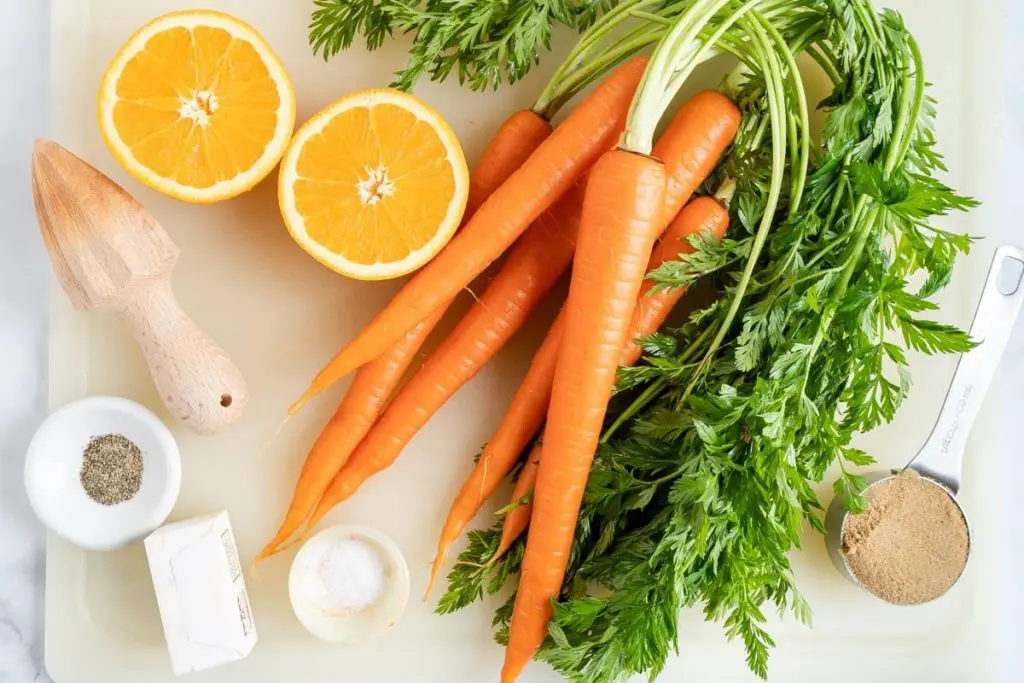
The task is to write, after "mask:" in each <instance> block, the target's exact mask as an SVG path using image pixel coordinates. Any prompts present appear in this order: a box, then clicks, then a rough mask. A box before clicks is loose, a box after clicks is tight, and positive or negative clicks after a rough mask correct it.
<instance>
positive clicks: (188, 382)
mask: <svg viewBox="0 0 1024 683" xmlns="http://www.w3.org/2000/svg"><path fill="white" fill-rule="evenodd" d="M126 294H127V292H126ZM123 299H124V302H123V304H122V305H120V306H119V307H118V308H117V309H116V312H117V314H118V316H119V317H120V318H121V319H122V320H124V321H125V322H126V323H128V324H129V325H130V326H131V327H132V330H133V331H134V333H135V339H136V340H137V341H138V342H139V346H141V347H142V352H143V354H145V356H146V362H147V363H149V370H150V373H151V374H152V375H153V381H154V382H155V383H156V388H157V390H158V391H159V392H160V398H161V400H163V402H164V404H165V405H166V406H167V409H168V410H170V411H171V413H172V414H173V415H174V416H175V417H177V418H178V419H180V420H181V421H182V422H184V423H185V425H186V426H187V427H188V428H189V429H191V430H192V431H194V432H196V433H198V434H216V433H218V432H221V431H223V430H224V429H226V428H227V427H229V426H231V425H232V424H233V423H234V422H235V421H236V420H238V418H239V417H241V415H242V412H243V410H244V408H245V404H246V403H247V402H248V400H249V393H248V390H247V389H246V387H245V380H244V379H243V378H242V374H241V373H240V372H239V371H238V368H236V367H235V365H234V363H232V362H231V359H230V358H228V356H227V354H226V353H224V351H223V350H222V349H221V348H220V347H219V346H217V344H215V343H214V342H213V340H212V339H210V338H209V337H208V336H206V334H205V333H203V332H202V331H201V330H200V329H199V328H198V327H196V324H195V323H194V322H192V320H191V319H190V318H189V317H188V315H186V314H185V312H184V311H183V310H181V306H179V305H178V301H177V299H176V298H175V296H174V292H172V291H171V287H170V284H169V283H168V282H167V281H166V280H154V281H152V282H150V283H147V284H146V285H144V286H142V287H139V288H137V289H135V290H134V291H132V292H131V296H125V297H124V298H123Z"/></svg>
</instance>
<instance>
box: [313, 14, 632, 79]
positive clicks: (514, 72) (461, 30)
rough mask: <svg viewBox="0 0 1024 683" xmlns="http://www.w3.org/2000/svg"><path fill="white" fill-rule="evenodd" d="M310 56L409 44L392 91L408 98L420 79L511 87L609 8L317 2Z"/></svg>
mask: <svg viewBox="0 0 1024 683" xmlns="http://www.w3.org/2000/svg"><path fill="white" fill-rule="evenodd" d="M315 3H316V10H315V11H314V12H313V19H312V22H311V24H310V35H309V40H310V44H311V45H312V47H313V51H314V52H315V53H317V54H321V55H323V57H324V58H325V59H328V58H330V57H333V56H334V55H336V54H338V53H339V52H341V51H342V50H345V49H348V48H349V47H350V46H351V45H352V43H353V41H354V40H355V38H356V36H357V35H360V34H361V35H363V36H364V38H365V40H366V47H367V48H368V49H370V50H376V49H377V48H379V47H380V46H381V44H382V43H383V41H384V39H385V38H386V37H390V36H393V35H395V34H408V35H410V36H411V37H412V41H413V42H412V47H411V48H410V51H409V61H408V62H407V63H406V65H405V66H404V67H403V68H402V70H401V71H399V72H398V73H396V74H395V76H396V79H395V82H394V84H393V85H394V87H396V88H400V89H402V90H410V89H412V87H413V86H414V85H415V84H416V81H417V80H418V79H419V78H420V77H421V76H424V75H425V76H428V77H429V78H430V79H431V80H435V81H443V80H445V79H446V78H448V76H449V75H451V74H452V73H453V72H454V73H455V74H456V76H457V77H458V79H459V82H460V83H465V84H468V85H469V87H470V88H472V89H473V90H486V89H488V88H497V87H498V86H499V85H501V84H502V83H515V82H516V81H517V80H519V79H520V78H522V77H523V76H525V75H526V74H527V72H529V70H530V69H531V68H532V67H533V65H534V64H536V63H537V61H538V60H539V59H540V55H541V53H542V52H543V51H546V50H547V49H549V47H550V42H551V31H552V28H553V27H554V25H556V24H561V25H565V26H569V27H572V28H576V29H584V28H586V27H587V26H589V25H590V24H591V23H592V22H593V21H594V19H595V18H596V17H597V16H598V15H599V14H600V13H601V12H602V11H604V10H606V9H607V8H608V7H609V6H611V5H614V4H615V2H614V1H613V0H426V1H425V2H424V1H422V0H315Z"/></svg>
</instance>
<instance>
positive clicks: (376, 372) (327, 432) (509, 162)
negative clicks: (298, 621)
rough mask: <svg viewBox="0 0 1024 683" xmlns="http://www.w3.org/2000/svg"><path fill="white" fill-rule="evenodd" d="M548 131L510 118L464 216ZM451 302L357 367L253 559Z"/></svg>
mask: <svg viewBox="0 0 1024 683" xmlns="http://www.w3.org/2000/svg"><path fill="white" fill-rule="evenodd" d="M550 134H551V124H550V123H549V122H548V121H547V120H546V119H545V118H543V117H542V116H540V115H538V114H535V113H534V112H533V111H532V110H529V109H527V110H523V111H519V112H516V113H515V114H513V115H512V116H510V117H509V118H508V119H507V120H506V121H505V122H504V123H503V124H502V125H501V126H500V127H499V128H498V130H497V132H496V133H495V134H494V137H492V138H491V141H490V142H489V143H488V145H487V147H485V148H484V151H483V154H482V155H481V156H480V162H479V163H478V164H477V165H476V168H475V169H474V170H473V173H472V174H470V178H469V200H468V202H467V204H466V216H467V217H468V216H472V215H473V214H474V213H475V212H476V210H477V209H478V208H479V207H480V205H481V204H482V203H483V202H484V201H485V200H486V199H487V197H489V196H490V195H491V194H492V193H493V192H494V191H495V190H496V189H497V188H498V187H500V186H501V184H502V183H503V182H505V181H506V180H507V179H508V177H509V176H510V175H512V173H513V172H515V170H516V169H517V168H519V167H520V166H522V165H523V162H525V161H526V159H527V158H528V157H529V156H530V154H532V153H533V151H534V150H535V149H536V148H537V147H539V146H540V144H541V142H543V141H544V139H545V138H547V136H548V135H550ZM450 305H451V300H449V301H448V302H447V303H446V304H445V305H444V306H442V307H440V308H439V309H438V310H436V311H435V312H433V313H431V314H430V315H429V316H428V317H427V318H425V319H424V320H422V321H421V322H420V323H419V324H417V325H416V326H415V327H414V328H412V329H411V330H410V331H409V332H407V333H406V334H405V336H404V337H403V338H402V339H400V340H399V342H398V343H397V344H395V345H394V346H392V347H391V348H390V349H388V350H386V351H385V352H384V353H382V354H381V355H380V356H378V357H377V358H375V359H374V360H372V361H370V362H369V363H367V364H366V365H364V366H362V367H361V368H360V369H359V371H358V372H357V373H356V376H355V378H354V379H353V380H352V385H351V386H350V387H349V388H348V391H347V393H346V394H345V398H344V400H342V402H341V404H340V405H339V406H338V409H337V411H335V413H334V415H333V416H332V417H331V419H330V421H328V423H327V426H326V427H324V430H323V432H322V433H321V434H320V436H319V438H317V440H316V442H315V443H314V444H313V447H312V448H311V449H310V451H309V455H307V456H306V462H305V464H303V466H302V471H301V472H300V474H299V481H298V483H297V484H296V485H295V493H294V494H293V495H292V501H291V503H290V504H289V506H288V511H287V512H286V513H285V518H284V521H283V522H282V523H281V527H280V528H279V529H278V531H277V534H276V535H275V536H274V538H273V539H272V540H271V541H270V543H268V544H267V545H266V547H264V548H263V550H262V551H260V554H259V555H257V557H256V561H257V562H259V561H260V560H263V559H266V558H267V557H270V556H271V555H273V554H274V553H276V552H278V551H279V550H281V547H282V545H283V544H284V543H285V542H286V541H287V540H288V539H289V538H291V536H292V535H293V534H294V533H295V532H296V531H298V530H299V528H300V527H301V526H302V524H303V523H304V522H305V521H306V520H307V519H308V518H309V515H310V514H311V513H312V512H313V510H314V509H315V508H316V505H317V504H318V503H319V502H320V498H321V496H323V494H324V492H325V491H326V490H327V487H328V486H329V485H330V483H331V480H332V479H333V478H334V476H335V475H336V474H337V473H338V471H339V470H340V469H341V467H342V466H343V465H344V464H345V462H346V461H347V460H348V458H349V456H350V455H351V454H352V451H353V450H354V449H355V448H356V446H357V445H358V444H359V442H360V441H361V440H362V439H363V437H364V436H366V434H367V432H369V431H370V428H371V427H372V426H373V423H374V422H376V421H377V418H378V417H379V416H380V413H381V411H382V410H383V409H384V406H385V404H386V403H387V401H388V399H389V398H390V397H391V393H392V392H393V391H394V389H395V387H396V386H397V385H398V383H399V382H400V381H401V379H402V376H403V375H404V374H405V372H406V370H407V369H408V368H409V366H410V365H411V364H412V361H413V359H415V357H416V354H417V353H419V350H420V348H421V347H422V346H423V343H424V342H425V341H426V339H427V337H428V336H429V335H430V333H431V332H432V331H433V329H434V328H435V327H436V326H437V324H438V322H440V320H441V318H442V317H443V316H444V313H445V311H446V310H447V309H448V307H449V306H450Z"/></svg>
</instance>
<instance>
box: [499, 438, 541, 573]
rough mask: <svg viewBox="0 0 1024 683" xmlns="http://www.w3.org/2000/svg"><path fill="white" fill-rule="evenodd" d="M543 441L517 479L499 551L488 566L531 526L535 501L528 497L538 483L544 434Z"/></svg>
mask: <svg viewBox="0 0 1024 683" xmlns="http://www.w3.org/2000/svg"><path fill="white" fill-rule="evenodd" d="M540 438H541V440H540V441H538V442H537V444H536V445H535V446H534V447H533V448H532V449H530V454H529V455H528V456H526V464H524V465H523V469H522V471H521V472H520V473H519V476H518V477H517V478H516V485H515V487H514V488H513V489H512V501H511V503H510V505H514V506H515V507H513V508H512V509H511V510H509V511H508V512H507V513H505V520H504V521H503V522H502V525H501V540H500V541H499V542H498V549H497V550H495V551H494V555H492V556H491V559H490V560H488V561H487V563H488V564H493V563H494V562H496V561H497V560H498V558H500V557H501V556H502V555H504V554H505V551H506V550H508V549H509V548H511V547H512V544H513V543H514V542H515V540H516V539H517V538H519V536H520V534H522V533H523V532H524V531H526V527H528V526H530V516H531V515H532V514H533V501H532V500H528V499H527V496H532V495H533V487H534V485H535V484H536V483H537V472H538V471H539V470H540V456H541V452H542V451H543V450H544V449H543V448H542V442H543V440H544V436H543V434H542V435H541V437H540Z"/></svg>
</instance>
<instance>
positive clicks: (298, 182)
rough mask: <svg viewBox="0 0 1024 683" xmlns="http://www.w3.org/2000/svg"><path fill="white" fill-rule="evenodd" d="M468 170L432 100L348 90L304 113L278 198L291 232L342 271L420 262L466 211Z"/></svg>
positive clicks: (391, 269)
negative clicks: (304, 120) (317, 109)
mask: <svg viewBox="0 0 1024 683" xmlns="http://www.w3.org/2000/svg"><path fill="white" fill-rule="evenodd" d="M468 191H469V171H468V170H467V168H466V159H465V157H464V156H463V153H462V147H461V146H460V145H459V141H458V139H457V138H456V137H455V133H454V132H452V129H451V128H450V127H449V126H448V124H447V123H445V121H444V119H442V118H441V116H440V114H438V113H437V112H436V111H435V110H434V109H432V108H431V107H429V106H427V105H426V104H424V103H423V102H422V101H420V100H419V99H418V98H416V97H414V96H413V95H409V94H406V93H403V92H400V91H398V90H390V89H381V90H363V91H359V92H355V93H351V94H349V95H347V96H345V97H343V98H341V99H340V100H338V101H337V102H335V103H334V104H331V105H330V106H328V107H327V108H326V109H324V110H323V111H321V112H320V113H319V114H317V115H316V116H314V117H313V118H312V119H310V120H309V121H308V122H307V123H306V124H305V125H303V126H302V127H301V128H300V129H299V131H298V132H297V133H296V134H295V137H294V139H293V140H292V144H291V147H289V148H288V151H287V152H286V153H285V156H284V159H283V160H282V161H281V174H280V180H279V189H278V197H279V200H280V203H281V214H282V216H283V217H284V220H285V223H286V224H287V226H288V230H289V232H291V235H292V237H293V238H294V239H295V241H296V242H297V243H298V244H299V246H301V247H302V248H303V249H305V250H306V251H307V252H308V253H309V254H310V255H311V256H313V257H314V258H315V259H317V260H318V261H320V262H321V263H323V264H324V265H326V266H327V267H328V268H331V269H333V270H335V271H337V272H339V273H341V274H343V275H347V276H349V277H352V278H356V279H360V280H383V279H387V278H393V277H398V276H400V275H404V274H406V273H409V272H411V271H413V270H416V269H417V268H419V267H420V266H422V265H423V264H425V263H426V262H427V261H429V260H430V259H431V258H433V257H434V255H436V254H437V252H439V251H440V250H441V249H442V248H443V247H444V245H445V244H447V243H448V240H449V239H451V236H452V234H454V232H455V229H456V228H458V226H459V222H460V221H461V220H462V213H463V212H464V211H465V209H466V197H467V194H468Z"/></svg>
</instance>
